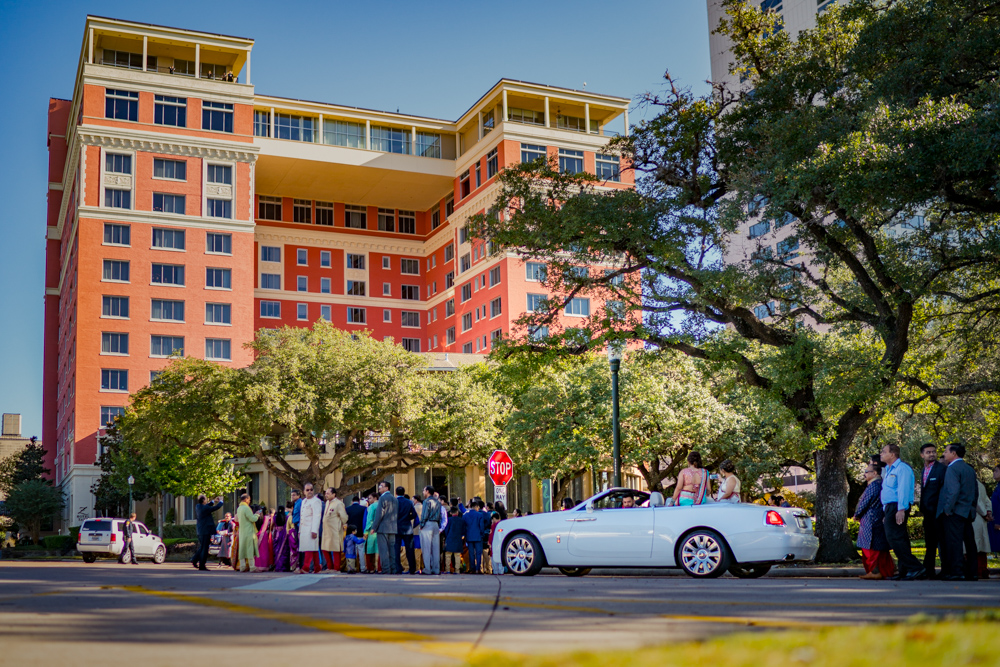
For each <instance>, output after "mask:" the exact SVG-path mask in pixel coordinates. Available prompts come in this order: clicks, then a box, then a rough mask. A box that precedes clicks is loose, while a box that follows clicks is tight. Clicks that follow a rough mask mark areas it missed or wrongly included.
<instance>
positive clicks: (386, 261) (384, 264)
mask: <svg viewBox="0 0 1000 667" xmlns="http://www.w3.org/2000/svg"><path fill="white" fill-rule="evenodd" d="M391 261H392V260H390V258H389V257H383V258H382V268H383V269H385V270H386V271H388V270H389V269H390V268H392V264H391V263H390V262H391Z"/></svg>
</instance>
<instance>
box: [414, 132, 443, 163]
mask: <svg viewBox="0 0 1000 667" xmlns="http://www.w3.org/2000/svg"><path fill="white" fill-rule="evenodd" d="M417 155H420V156H423V157H436V158H440V157H441V135H440V134H430V133H429V132H420V131H418V132H417Z"/></svg>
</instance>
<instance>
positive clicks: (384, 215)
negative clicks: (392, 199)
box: [378, 208, 396, 232]
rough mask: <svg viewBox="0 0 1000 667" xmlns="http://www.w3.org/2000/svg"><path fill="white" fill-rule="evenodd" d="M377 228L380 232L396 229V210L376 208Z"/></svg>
mask: <svg viewBox="0 0 1000 667" xmlns="http://www.w3.org/2000/svg"><path fill="white" fill-rule="evenodd" d="M378 230H379V231H380V232H394V231H396V212H395V211H394V210H392V209H391V208H380V209H379V210H378Z"/></svg>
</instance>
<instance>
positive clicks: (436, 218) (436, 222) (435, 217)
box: [431, 208, 441, 229]
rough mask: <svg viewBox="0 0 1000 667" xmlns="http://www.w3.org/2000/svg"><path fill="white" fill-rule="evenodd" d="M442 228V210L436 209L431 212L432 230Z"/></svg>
mask: <svg viewBox="0 0 1000 667" xmlns="http://www.w3.org/2000/svg"><path fill="white" fill-rule="evenodd" d="M440 226H441V209H439V208H436V209H434V210H433V211H431V229H437V228H438V227H440Z"/></svg>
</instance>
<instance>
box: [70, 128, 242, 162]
mask: <svg viewBox="0 0 1000 667" xmlns="http://www.w3.org/2000/svg"><path fill="white" fill-rule="evenodd" d="M77 140H78V141H79V143H80V145H83V146H101V147H103V148H110V149H119V150H129V151H145V152H147V153H162V154H164V155H179V156H183V157H197V158H204V159H209V160H230V161H234V162H247V163H250V164H253V163H254V162H256V161H257V154H258V153H259V152H260V148H258V147H257V146H255V145H254V144H248V143H242V142H241V143H237V142H232V141H214V140H211V139H204V138H200V137H186V136H178V135H164V134H161V133H159V132H148V131H143V130H134V129H131V128H130V129H123V128H117V127H106V126H97V125H81V126H80V128H79V131H78V132H77Z"/></svg>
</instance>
